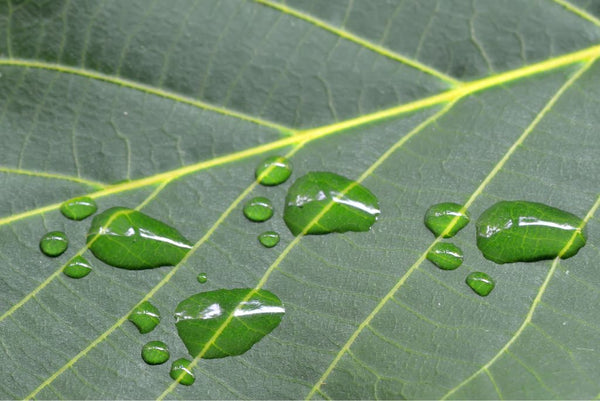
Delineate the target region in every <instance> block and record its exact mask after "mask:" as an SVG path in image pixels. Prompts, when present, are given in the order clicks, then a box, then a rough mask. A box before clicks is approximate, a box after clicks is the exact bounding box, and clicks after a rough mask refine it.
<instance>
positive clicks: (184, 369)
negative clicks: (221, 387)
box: [169, 358, 196, 386]
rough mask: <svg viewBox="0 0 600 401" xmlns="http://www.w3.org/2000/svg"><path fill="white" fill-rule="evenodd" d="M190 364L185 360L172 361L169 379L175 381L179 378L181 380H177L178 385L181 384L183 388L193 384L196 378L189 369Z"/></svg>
mask: <svg viewBox="0 0 600 401" xmlns="http://www.w3.org/2000/svg"><path fill="white" fill-rule="evenodd" d="M191 363H192V362H191V361H190V360H188V359H185V358H179V359H178V360H176V361H174V362H173V364H172V365H171V372H170V373H169V374H170V376H171V379H173V380H177V379H179V377H180V376H181V379H179V384H183V385H184V386H191V385H192V384H194V381H196V378H195V377H194V374H193V373H192V370H191V369H190V367H189V366H190V364H191Z"/></svg>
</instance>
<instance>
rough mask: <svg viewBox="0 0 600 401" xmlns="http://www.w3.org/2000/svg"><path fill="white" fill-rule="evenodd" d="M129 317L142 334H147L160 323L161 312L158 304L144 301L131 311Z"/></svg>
mask: <svg viewBox="0 0 600 401" xmlns="http://www.w3.org/2000/svg"><path fill="white" fill-rule="evenodd" d="M128 319H129V321H130V322H132V323H133V324H135V326H136V327H137V328H138V330H139V331H140V333H141V334H146V333H150V332H151V331H152V330H154V328H155V327H156V326H158V324H159V323H160V312H159V311H158V308H157V307H156V306H154V305H152V304H151V303H150V302H148V301H144V302H142V303H141V304H140V305H139V306H138V307H137V308H135V309H134V310H133V312H131V314H130V315H129V317H128Z"/></svg>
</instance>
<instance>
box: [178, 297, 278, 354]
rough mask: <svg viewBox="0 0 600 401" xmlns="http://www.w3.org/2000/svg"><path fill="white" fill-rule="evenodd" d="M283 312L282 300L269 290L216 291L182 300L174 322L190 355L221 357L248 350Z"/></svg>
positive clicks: (270, 328) (268, 330)
mask: <svg viewBox="0 0 600 401" xmlns="http://www.w3.org/2000/svg"><path fill="white" fill-rule="evenodd" d="M284 313H285V309H284V307H283V304H282V303H281V300H280V299H279V298H277V296H276V295H275V294H273V293H271V292H269V291H266V290H254V289H251V288H237V289H233V290H216V291H208V292H201V293H199V294H195V295H192V296H191V297H189V298H187V299H185V300H183V301H181V302H180V303H179V305H177V308H176V309H175V325H176V326H177V332H178V333H179V337H181V340H182V341H183V343H184V344H185V346H186V348H187V349H188V351H189V352H190V355H192V356H193V357H198V356H201V357H202V358H206V359H212V358H224V357H226V356H232V355H240V354H243V353H244V352H246V351H248V350H249V349H250V348H252V346H253V345H254V344H255V343H257V342H258V341H260V339H262V338H263V337H264V336H265V335H267V334H268V333H270V332H271V331H272V330H273V329H275V328H276V327H277V326H278V325H279V323H280V322H281V318H282V317H283V314H284ZM223 327H224V328H223ZM221 329H222V332H221V334H220V335H219V337H218V338H217V339H216V340H214V341H211V339H212V337H213V335H214V334H215V332H216V331H217V330H221ZM209 343H210V344H209ZM207 344H209V345H208V346H207ZM205 348H206V349H205Z"/></svg>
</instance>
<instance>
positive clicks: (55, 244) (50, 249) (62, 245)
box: [40, 231, 69, 257]
mask: <svg viewBox="0 0 600 401" xmlns="http://www.w3.org/2000/svg"><path fill="white" fill-rule="evenodd" d="M68 247H69V240H68V239H67V235H66V234H65V233H63V232H62V231H50V232H49V233H46V234H44V236H43V237H42V239H41V240H40V249H41V250H42V252H43V253H44V254H45V255H48V256H52V257H54V256H60V255H62V254H63V253H64V252H65V251H66V250H67V248H68Z"/></svg>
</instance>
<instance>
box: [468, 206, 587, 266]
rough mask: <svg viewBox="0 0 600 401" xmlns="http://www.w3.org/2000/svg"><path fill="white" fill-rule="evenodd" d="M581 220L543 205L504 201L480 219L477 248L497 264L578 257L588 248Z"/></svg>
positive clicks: (478, 221)
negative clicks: (576, 255) (581, 249)
mask: <svg viewBox="0 0 600 401" xmlns="http://www.w3.org/2000/svg"><path fill="white" fill-rule="evenodd" d="M582 226H583V220H581V219H580V218H579V217H577V216H575V215H574V214H571V213H569V212H565V211H564V210H560V209H557V208H554V207H551V206H548V205H545V204H543V203H537V202H528V201H502V202H498V203H496V204H494V205H493V206H492V207H490V208H489V209H487V210H486V211H485V212H483V213H482V214H481V216H479V219H477V224H476V227H477V247H478V248H479V250H480V251H481V252H482V253H483V256H484V257H485V258H486V259H489V260H491V261H494V262H496V263H512V262H533V261H536V260H544V259H554V258H556V257H557V256H560V257H561V258H562V259H566V258H570V257H571V256H573V255H575V254H576V253H577V252H578V251H579V249H580V248H581V247H583V246H584V245H585V242H586V235H585V232H584V231H583V230H582V229H580V227H582Z"/></svg>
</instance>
